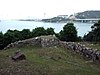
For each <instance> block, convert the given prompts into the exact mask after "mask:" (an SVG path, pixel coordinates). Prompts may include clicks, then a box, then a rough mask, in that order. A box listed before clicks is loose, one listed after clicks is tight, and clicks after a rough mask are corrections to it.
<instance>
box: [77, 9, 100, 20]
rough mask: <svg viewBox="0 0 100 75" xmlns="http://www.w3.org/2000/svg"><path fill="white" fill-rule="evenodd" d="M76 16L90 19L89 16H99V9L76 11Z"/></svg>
mask: <svg viewBox="0 0 100 75" xmlns="http://www.w3.org/2000/svg"><path fill="white" fill-rule="evenodd" d="M75 17H76V18H79V19H91V18H100V11H99V10H98V11H84V12H79V13H76V15H75Z"/></svg>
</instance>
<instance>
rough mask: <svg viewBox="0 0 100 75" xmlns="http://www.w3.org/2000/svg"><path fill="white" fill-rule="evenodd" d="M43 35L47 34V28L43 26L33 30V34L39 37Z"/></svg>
mask: <svg viewBox="0 0 100 75" xmlns="http://www.w3.org/2000/svg"><path fill="white" fill-rule="evenodd" d="M41 35H46V30H45V29H44V28H43V27H37V28H35V29H33V30H32V36H33V37H37V36H41Z"/></svg>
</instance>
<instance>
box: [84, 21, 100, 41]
mask: <svg viewBox="0 0 100 75" xmlns="http://www.w3.org/2000/svg"><path fill="white" fill-rule="evenodd" d="M91 29H92V30H91V31H90V32H89V33H88V34H87V35H85V36H84V40H85V41H91V42H92V41H94V42H100V20H99V21H98V22H97V23H95V24H94V25H93V26H91Z"/></svg>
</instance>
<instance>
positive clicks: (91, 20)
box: [74, 18, 100, 23]
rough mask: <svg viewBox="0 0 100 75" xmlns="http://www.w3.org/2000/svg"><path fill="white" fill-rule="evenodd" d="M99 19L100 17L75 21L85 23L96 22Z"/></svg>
mask: <svg viewBox="0 0 100 75" xmlns="http://www.w3.org/2000/svg"><path fill="white" fill-rule="evenodd" d="M98 20H100V18H97V19H74V21H76V22H83V23H87V22H89V23H95V22H97V21H98Z"/></svg>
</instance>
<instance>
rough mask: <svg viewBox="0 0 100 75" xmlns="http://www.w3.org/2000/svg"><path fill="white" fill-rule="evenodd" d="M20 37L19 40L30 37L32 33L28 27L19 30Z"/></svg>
mask: <svg viewBox="0 0 100 75" xmlns="http://www.w3.org/2000/svg"><path fill="white" fill-rule="evenodd" d="M20 34H21V36H22V38H21V40H25V39H29V38H31V37H32V33H31V32H30V30H29V29H23V30H22V31H21V32H20Z"/></svg>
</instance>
